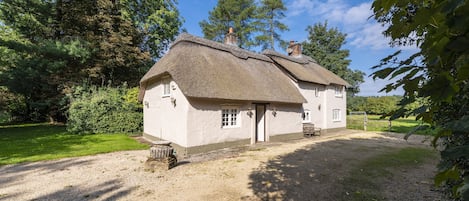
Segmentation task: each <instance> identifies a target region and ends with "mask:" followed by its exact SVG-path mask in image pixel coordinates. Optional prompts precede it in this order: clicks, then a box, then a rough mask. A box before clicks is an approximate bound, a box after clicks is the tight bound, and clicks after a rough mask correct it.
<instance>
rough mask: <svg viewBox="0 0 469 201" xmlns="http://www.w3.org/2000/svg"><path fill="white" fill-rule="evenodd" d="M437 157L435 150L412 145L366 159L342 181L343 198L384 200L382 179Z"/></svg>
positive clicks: (352, 200)
mask: <svg viewBox="0 0 469 201" xmlns="http://www.w3.org/2000/svg"><path fill="white" fill-rule="evenodd" d="M436 158H438V155H437V153H436V152H435V151H434V150H431V149H425V148H414V147H410V148H402V149H397V150H396V149H393V150H391V151H389V152H387V153H383V154H380V155H377V156H375V157H372V158H369V159H367V160H364V161H362V162H361V163H360V164H359V165H358V166H356V167H354V168H352V169H351V171H350V172H349V176H348V177H346V178H344V180H343V181H342V185H343V187H344V191H345V192H344V193H343V197H342V200H351V201H355V200H383V199H384V198H383V195H381V194H380V192H382V191H381V187H380V183H379V181H380V180H383V179H392V177H393V176H394V173H393V170H394V171H396V170H398V169H405V168H412V167H415V166H418V165H421V164H423V163H425V162H426V161H427V160H435V159H436Z"/></svg>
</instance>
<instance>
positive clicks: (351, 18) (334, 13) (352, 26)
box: [287, 0, 389, 50]
mask: <svg viewBox="0 0 469 201" xmlns="http://www.w3.org/2000/svg"><path fill="white" fill-rule="evenodd" d="M287 6H288V10H289V13H288V14H289V15H292V16H297V15H301V14H304V13H307V14H308V15H309V16H311V17H313V18H314V19H320V20H322V21H325V20H327V21H328V22H329V24H330V25H332V26H338V27H339V28H340V29H341V30H343V32H345V33H347V35H348V36H347V40H348V42H349V43H350V44H351V45H352V46H355V47H357V48H371V49H373V50H379V49H387V48H389V43H388V42H389V39H387V38H386V37H384V36H383V35H382V32H383V31H384V29H385V28H384V27H382V26H381V24H378V23H377V22H376V21H375V20H374V19H371V18H370V16H372V14H373V13H372V11H371V2H365V3H361V4H358V5H354V6H351V5H348V4H347V1H344V0H326V1H321V0H293V1H292V2H290V3H289V4H287Z"/></svg>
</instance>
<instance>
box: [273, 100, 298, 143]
mask: <svg viewBox="0 0 469 201" xmlns="http://www.w3.org/2000/svg"><path fill="white" fill-rule="evenodd" d="M273 111H276V115H275V116H274V114H273ZM302 114H303V110H302V108H301V104H281V103H272V104H270V105H268V106H267V111H266V117H267V120H268V125H267V129H268V133H269V134H270V136H275V135H282V134H290V133H301V132H303V123H302V120H303V118H302V116H301V115H302Z"/></svg>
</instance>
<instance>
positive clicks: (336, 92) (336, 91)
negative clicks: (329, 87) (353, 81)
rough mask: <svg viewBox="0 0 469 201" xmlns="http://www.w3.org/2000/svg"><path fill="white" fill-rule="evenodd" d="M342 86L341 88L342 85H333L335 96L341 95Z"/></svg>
mask: <svg viewBox="0 0 469 201" xmlns="http://www.w3.org/2000/svg"><path fill="white" fill-rule="evenodd" d="M342 88H343V87H342V86H335V88H334V89H335V90H334V91H335V92H334V94H335V97H342Z"/></svg>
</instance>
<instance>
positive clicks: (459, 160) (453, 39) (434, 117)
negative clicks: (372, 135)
mask: <svg viewBox="0 0 469 201" xmlns="http://www.w3.org/2000/svg"><path fill="white" fill-rule="evenodd" d="M372 8H373V12H374V18H375V19H376V20H377V21H378V22H380V23H382V24H383V25H386V26H387V29H386V30H385V31H384V34H385V36H387V37H389V38H391V40H392V42H391V45H394V46H396V45H397V46H400V45H416V46H417V47H418V48H419V51H418V52H417V53H415V54H413V55H411V56H409V57H408V58H406V59H403V60H400V59H399V58H398V57H397V56H398V55H399V53H400V51H398V52H396V53H394V54H392V55H390V56H388V57H386V58H384V59H382V60H381V63H380V64H378V65H376V66H375V67H374V69H375V70H376V71H375V72H374V73H373V74H372V75H373V78H376V79H387V78H394V77H396V76H398V75H401V76H402V77H403V78H402V79H400V80H398V81H396V82H395V83H392V84H389V85H387V86H386V87H385V88H384V89H383V91H387V92H389V91H391V90H394V89H396V88H398V87H401V86H402V88H403V89H404V98H403V100H402V101H401V102H400V108H399V109H398V110H396V111H394V112H393V113H392V115H391V117H390V118H391V119H396V118H399V117H404V116H407V115H410V114H415V115H417V119H422V120H423V121H424V122H425V123H429V124H431V126H432V127H433V128H438V130H439V131H438V133H437V134H436V136H434V140H433V145H434V146H438V144H440V143H441V146H440V147H439V150H441V161H440V164H439V173H438V174H437V175H436V177H435V182H436V184H437V185H442V184H444V185H445V186H446V187H447V188H445V189H446V192H447V193H448V194H450V195H451V196H452V197H453V198H454V199H457V200H469V158H468V153H469V126H468V125H469V106H468V103H469V96H468V94H469V62H468V59H469V48H468V47H469V35H468V31H469V26H467V24H468V23H469V15H468V14H467V13H468V11H469V3H468V1H441V0H431V1H413V0H376V1H375V2H374V3H373V5H372ZM418 98H423V99H424V100H426V101H425V102H424V105H422V106H420V107H419V108H417V109H413V110H409V109H408V108H406V106H407V105H409V104H411V103H413V102H414V101H415V100H416V99H418ZM438 141H439V142H440V143H438V144H437V142H438Z"/></svg>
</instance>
